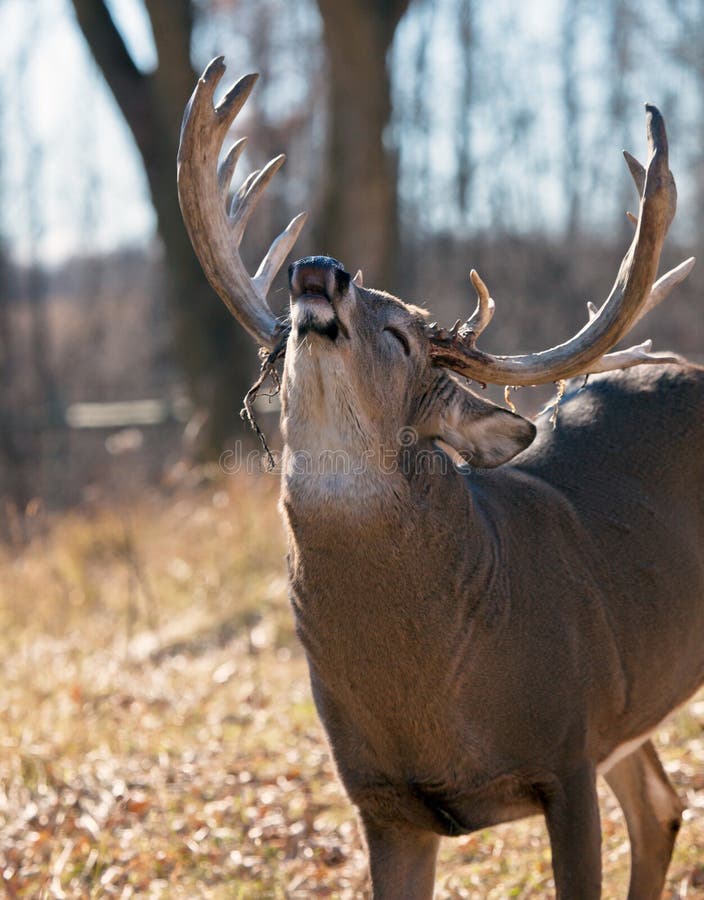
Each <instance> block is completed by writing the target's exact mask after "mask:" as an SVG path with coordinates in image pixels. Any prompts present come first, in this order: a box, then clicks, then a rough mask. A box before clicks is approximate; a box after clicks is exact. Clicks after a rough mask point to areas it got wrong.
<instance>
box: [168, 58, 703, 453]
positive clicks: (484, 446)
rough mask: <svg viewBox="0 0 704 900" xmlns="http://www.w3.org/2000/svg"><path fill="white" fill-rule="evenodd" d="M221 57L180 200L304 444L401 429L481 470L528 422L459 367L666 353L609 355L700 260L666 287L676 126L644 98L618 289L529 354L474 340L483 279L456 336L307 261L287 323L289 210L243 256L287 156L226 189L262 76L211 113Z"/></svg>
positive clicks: (544, 365) (286, 420) (196, 96)
mask: <svg viewBox="0 0 704 900" xmlns="http://www.w3.org/2000/svg"><path fill="white" fill-rule="evenodd" d="M224 71H225V66H224V63H223V60H222V58H218V59H215V60H213V62H211V63H210V65H209V66H208V67H207V69H206V70H205V72H204V74H203V76H202V77H201V79H200V81H199V82H198V85H197V87H196V89H195V91H194V93H193V96H192V97H191V100H190V102H189V104H188V107H187V109H186V113H185V116H184V120H183V126H182V132H181V145H180V149H179V158H178V187H179V198H180V202H181V208H182V211H183V215H184V220H185V222H186V226H187V228H188V231H189V234H190V236H191V240H192V242H193V245H194V248H195V250H196V253H197V254H198V257H199V259H200V261H201V263H202V265H203V268H204V270H205V272H206V274H207V276H208V278H209V280H210V282H211V284H212V285H213V287H214V288H215V290H216V291H217V292H218V294H219V295H220V297H221V298H222V299H223V300H224V302H225V303H226V305H227V306H228V308H229V309H230V311H231V312H232V313H233V315H234V316H235V317H236V318H237V319H238V320H239V321H240V323H241V324H242V325H243V326H244V328H245V329H246V330H247V331H248V332H249V333H250V334H251V335H252V337H253V338H254V339H255V340H256V341H257V342H258V343H259V344H260V345H261V346H262V347H263V348H266V350H268V351H270V352H271V354H272V358H274V357H277V356H280V355H281V354H282V353H283V354H285V357H286V361H285V376H284V401H283V410H284V414H283V430H284V437H285V439H286V442H287V445H288V446H289V447H292V448H294V449H295V450H299V449H303V448H306V447H310V446H311V444H321V442H323V443H324V442H327V449H328V450H337V449H343V450H347V451H354V452H356V453H358V454H367V455H369V454H372V455H374V454H375V453H376V452H377V451H378V450H379V449H380V448H382V449H384V450H390V449H393V447H394V446H396V445H398V442H399V435H403V434H405V433H406V432H404V429H413V432H414V434H416V435H417V436H418V438H419V439H420V440H426V439H427V440H440V441H442V442H443V443H445V444H447V445H449V446H450V447H452V448H453V449H454V450H455V451H457V452H458V453H460V454H461V455H462V456H463V457H464V458H465V459H467V460H469V461H470V462H472V463H473V464H474V465H478V466H496V465H499V464H500V463H502V462H505V461H506V460H509V459H511V458H512V457H513V456H514V455H515V454H516V453H518V452H520V451H521V450H522V449H523V448H525V447H526V446H527V445H528V444H529V443H530V441H531V440H532V437H533V434H534V428H533V426H532V424H531V423H529V422H527V421H526V420H525V419H522V418H521V417H520V416H517V415H515V414H514V413H512V412H509V411H508V410H505V409H502V408H501V407H499V406H496V405H494V404H492V403H489V402H487V401H486V400H484V399H482V398H480V397H478V396H477V395H476V394H474V393H473V392H472V391H471V390H470V389H469V387H468V386H467V384H466V382H465V381H464V380H462V379H460V378H458V377H457V375H459V376H464V378H468V379H472V380H474V381H476V382H479V383H486V382H491V383H493V384H501V385H533V384H541V383H546V382H552V381H558V380H560V379H565V378H569V377H571V376H574V375H578V374H586V373H594V372H601V371H608V370H610V369H617V368H626V367H629V366H634V365H639V364H643V363H653V362H663V357H662V356H660V357H658V356H655V355H652V354H651V353H650V346H651V345H650V342H649V341H647V342H645V343H644V344H641V345H638V346H635V347H631V348H630V349H627V350H623V351H619V352H615V353H610V352H609V351H610V350H611V348H612V347H613V346H614V345H615V344H616V343H617V342H618V341H619V340H621V338H623V337H624V336H625V335H626V333H627V332H628V331H629V330H630V329H631V328H632V327H633V325H634V324H635V323H636V322H637V321H638V320H639V319H640V318H641V317H642V316H643V315H644V314H645V313H646V312H647V311H648V310H649V309H651V308H652V307H653V306H654V305H656V304H657V303H659V302H660V301H661V300H662V299H663V298H664V297H665V296H666V295H667V293H668V292H669V291H670V290H671V288H672V287H674V286H675V285H676V284H678V283H679V282H680V281H682V280H683V279H684V278H685V277H686V275H687V274H688V273H689V271H690V269H691V267H692V265H693V260H687V261H685V262H684V263H682V264H681V265H680V266H678V267H677V268H676V269H673V270H672V271H670V272H668V273H667V274H666V275H664V276H663V277H662V278H661V279H660V280H659V281H657V282H656V281H655V278H656V274H657V267H658V262H659V258H660V251H661V248H662V244H663V241H664V238H665V235H666V233H667V229H668V227H669V225H670V222H671V221H672V217H673V215H674V211H675V203H676V191H675V184H674V180H673V178H672V174H671V173H670V170H669V168H668V149H667V138H666V134H665V126H664V123H663V120H662V117H661V116H660V113H659V112H658V110H657V109H656V108H655V107H654V106H646V123H647V132H648V148H649V156H648V162H647V167H646V168H644V167H643V166H641V165H640V163H638V162H637V160H635V159H634V158H633V157H632V156H630V154H626V161H627V163H628V166H629V168H630V171H631V174H632V176H633V179H634V181H635V184H636V187H637V189H638V193H639V198H640V208H639V214H638V216H637V217H634V216H631V218H632V220H633V221H634V223H635V234H634V237H633V241H632V243H631V246H630V247H629V249H628V251H627V253H626V255H625V257H624V259H623V262H622V264H621V267H620V269H619V272H618V276H617V278H616V281H615V283H614V286H613V289H612V291H611V293H610V294H609V296H608V298H607V299H606V300H605V301H604V303H603V304H602V305H601V307H600V308H598V309H597V308H596V307H595V306H594V305H592V304H589V321H588V322H587V324H586V325H585V326H584V327H583V328H582V329H581V331H579V332H578V333H577V334H576V335H574V336H573V337H572V338H570V339H569V340H567V341H566V342H564V343H562V344H560V345H558V346H556V347H552V348H550V349H548V350H544V351H542V352H540V353H533V354H528V355H523V356H513V357H510V356H508V357H505V356H493V355H491V354H487V353H484V352H482V351H481V350H480V349H479V348H478V347H477V339H478V338H479V336H480V335H481V333H482V331H483V330H484V328H486V326H487V325H488V324H489V322H490V321H491V318H492V315H493V313H494V302H493V300H492V299H491V298H490V295H489V291H488V289H487V287H486V285H485V284H484V282H483V281H482V279H481V278H480V277H479V275H478V274H477V273H476V272H475V271H472V272H471V276H470V277H471V280H472V283H473V285H474V288H475V290H476V293H477V298H478V300H477V306H476V309H475V311H474V313H473V314H472V315H471V316H470V317H469V318H468V319H467V321H466V322H464V323H460V322H459V321H458V322H457V323H456V324H455V325H454V326H453V327H452V328H450V329H444V328H441V327H438V326H437V325H435V324H428V323H427V321H426V318H425V314H424V313H423V311H421V310H419V309H418V308H416V307H414V306H411V305H409V304H406V303H404V302H402V301H401V300H399V299H397V298H395V297H393V296H391V295H389V294H387V293H384V292H382V291H377V290H371V289H368V288H365V287H364V286H363V285H362V279H361V273H358V276H357V277H355V278H354V279H352V278H351V277H350V275H349V274H348V273H347V272H346V271H345V269H344V267H343V265H342V264H341V263H340V262H338V261H337V260H334V259H331V258H329V257H324V256H316V257H308V258H306V259H302V260H299V261H298V262H296V263H294V264H293V265H292V266H291V267H290V270H289V285H290V301H291V314H290V318H289V319H286V318H277V317H276V316H275V315H274V313H273V312H272V310H271V309H270V307H269V305H268V302H267V299H266V296H267V293H268V290H269V288H270V286H271V282H272V281H273V278H274V277H275V275H276V273H277V271H278V270H279V268H280V267H281V265H282V264H283V262H284V260H285V258H286V256H287V255H288V253H289V252H290V250H291V248H292V247H293V244H294V242H295V240H296V238H297V236H298V234H299V232H300V230H301V228H302V226H303V223H304V220H305V215H304V214H301V215H299V216H297V217H296V218H294V219H293V220H292V222H291V223H290V224H289V226H288V227H287V228H286V229H285V231H284V232H283V233H282V234H281V235H280V236H279V237H278V238H277V239H276V241H274V243H273V244H272V246H271V248H270V250H269V252H268V253H267V255H266V256H265V258H264V260H263V262H262V263H261V265H260V267H259V269H258V270H257V273H256V274H255V275H254V276H253V277H251V276H250V275H249V274H248V273H247V272H246V270H245V268H244V266H243V264H242V260H241V258H240V255H239V245H240V242H241V240H242V236H243V234H244V229H245V227H246V225H247V222H248V220H249V218H250V216H251V214H252V212H253V211H254V208H255V206H256V203H257V202H258V200H259V198H260V197H261V195H262V192H263V191H264V189H265V188H266V186H267V184H268V183H269V181H270V180H271V178H272V177H273V175H274V174H275V173H276V171H278V169H279V168H280V167H281V165H282V163H283V161H284V157H283V156H278V157H276V158H275V159H273V160H272V161H271V162H269V163H268V164H267V165H266V166H264V168H262V169H261V171H258V172H253V173H252V174H251V175H249V177H248V178H246V179H245V181H244V183H243V184H242V186H241V187H240V189H239V190H238V191H237V192H235V193H234V194H232V195H231V191H230V183H231V181H232V177H233V173H234V170H235V166H236V164H237V160H238V159H239V156H240V154H241V152H242V149H243V146H244V141H245V139H244V138H242V139H240V140H238V141H237V142H236V143H235V144H234V145H233V146H232V148H231V149H230V150H229V152H228V153H227V154H226V155H225V157H224V159H223V161H222V162H221V163H220V165H219V166H218V156H219V154H220V150H221V147H222V144H223V141H224V139H225V136H226V135H227V133H228V131H229V128H230V126H231V124H232V122H233V121H234V119H235V117H236V116H237V114H238V112H239V111H240V109H241V108H242V106H243V104H244V102H245V101H246V99H247V97H248V96H249V93H250V91H251V89H252V87H253V85H254V83H255V81H256V76H255V75H247V76H245V77H244V78H242V79H241V80H240V81H239V82H237V84H235V85H234V86H233V87H232V88H231V89H230V90H229V91H228V93H227V94H226V95H225V97H224V99H223V100H222V102H221V103H220V104H219V105H218V106H217V107H214V105H213V93H214V91H215V88H216V86H217V84H218V82H219V81H220V79H221V77H222V75H223V73H224Z"/></svg>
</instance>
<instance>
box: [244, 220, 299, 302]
mask: <svg viewBox="0 0 704 900" xmlns="http://www.w3.org/2000/svg"><path fill="white" fill-rule="evenodd" d="M307 217H308V213H304V212H302V213H299V214H298V215H297V216H296V217H295V218H293V219H292V220H291V221H290V222H289V224H288V225H287V226H286V228H285V229H284V230H283V231H282V232H281V234H280V235H279V236H278V237H277V238H276V239H275V240H274V242H273V244H272V245H271V247H269V252H268V253H267V255H266V256H265V257H264V259H263V260H262V261H261V264H260V266H259V268H258V269H257V274H256V275H255V276H254V279H253V280H254V284H255V286H256V288H257V289H258V290H259V291H260V293H262V294H264V295H266V294H267V293H268V292H269V288H270V287H271V282H272V281H273V280H274V278H276V273H277V272H278V271H279V269H280V268H281V266H282V265H283V262H284V260H285V259H286V257H287V256H288V255H289V253H290V252H291V248H292V247H293V245H294V244H295V243H296V241H297V240H298V235H299V234H300V233H301V231H302V229H303V226H304V225H305V223H306V219H307Z"/></svg>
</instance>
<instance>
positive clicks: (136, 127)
mask: <svg viewBox="0 0 704 900" xmlns="http://www.w3.org/2000/svg"><path fill="white" fill-rule="evenodd" d="M72 3H73V9H74V11H75V13H76V20H77V21H78V26H79V28H80V29H81V31H82V32H83V36H84V38H85V39H86V42H87V44H88V46H89V48H90V51H91V53H92V54H93V58H94V59H95V61H96V63H97V64H98V67H99V68H100V70H101V72H102V73H103V76H104V77H105V80H106V81H107V83H108V87H109V88H110V90H111V91H112V93H113V94H114V96H115V100H116V101H117V104H118V106H119V107H120V110H121V112H122V114H123V115H124V117H125V119H126V120H127V124H128V125H129V127H130V129H131V130H132V132H133V133H134V135H135V139H136V140H137V143H138V144H139V145H140V150H141V149H142V146H141V143H140V139H139V135H138V131H141V129H142V122H143V118H144V102H143V94H142V92H143V90H144V86H145V83H146V82H148V81H149V76H147V75H144V74H143V73H142V72H140V71H139V69H138V68H137V66H136V65H135V64H134V61H133V60H132V57H131V56H130V54H129V52H128V51H127V47H126V46H125V42H124V41H123V39H122V35H121V34H120V32H119V31H118V29H117V27H116V26H115V23H114V22H113V20H112V17H111V16H110V13H109V12H108V9H107V7H106V6H105V3H104V2H103V0H72Z"/></svg>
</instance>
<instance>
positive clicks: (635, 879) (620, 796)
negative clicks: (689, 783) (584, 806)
mask: <svg viewBox="0 0 704 900" xmlns="http://www.w3.org/2000/svg"><path fill="white" fill-rule="evenodd" d="M604 778H606V781H607V783H608V785H609V787H610V788H611V790H612V791H613V792H614V794H616V799H617V800H618V802H619V803H620V805H621V809H622V810H623V815H624V817H625V819H626V825H627V827H628V836H629V838H630V841H631V884H630V888H629V890H628V900H658V898H659V897H660V896H661V894H662V889H663V887H664V885H665V875H666V874H667V868H668V866H669V864H670V857H671V856H672V849H673V847H674V845H675V838H676V837H677V832H678V831H679V827H680V820H681V818H682V809H683V805H682V801H681V800H680V798H679V797H678V796H677V794H676V793H675V790H674V788H673V787H672V785H671V784H670V781H669V779H668V777H667V775H666V774H665V771H664V769H663V767H662V765H661V763H660V760H659V759H658V755H657V753H656V752H655V747H654V746H653V744H652V741H646V743H645V744H643V745H642V746H641V747H639V748H638V749H637V750H636V751H634V752H633V753H631V754H630V755H629V756H627V757H626V758H625V759H622V760H621V761H620V762H618V763H616V765H615V766H613V768H611V769H609V771H608V772H606V773H605V775H604Z"/></svg>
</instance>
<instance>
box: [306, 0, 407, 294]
mask: <svg viewBox="0 0 704 900" xmlns="http://www.w3.org/2000/svg"><path fill="white" fill-rule="evenodd" d="M409 2H410V0H345V2H344V3H341V2H340V0H318V8H319V9H320V14H321V16H322V19H323V34H324V40H325V46H326V50H327V65H328V70H329V74H330V87H329V90H330V96H329V117H328V134H327V142H328V145H327V165H326V171H325V179H326V180H325V188H324V194H323V205H322V210H321V215H320V217H319V220H318V223H317V235H316V237H317V244H318V247H319V248H320V250H321V251H322V252H325V253H330V254H331V255H333V256H336V257H338V258H339V259H340V260H342V262H343V263H344V264H345V265H346V266H348V267H351V268H352V269H356V268H357V267H361V268H363V269H364V277H365V282H366V283H367V284H370V285H375V286H377V287H384V286H388V285H391V284H393V283H394V281H395V280H396V279H395V272H394V270H395V267H396V260H397V258H398V240H399V235H398V198H397V161H396V154H395V152H394V151H393V150H392V149H391V148H390V147H389V146H387V145H386V144H385V131H386V129H387V127H388V125H389V120H390V117H391V82H390V75H389V69H388V65H387V54H388V51H389V48H390V46H391V42H392V40H393V37H394V33H395V31H396V26H397V25H398V23H399V21H400V19H401V17H402V15H403V14H404V12H405V11H406V9H407V8H408V5H409Z"/></svg>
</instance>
